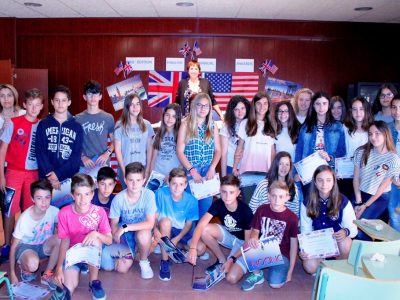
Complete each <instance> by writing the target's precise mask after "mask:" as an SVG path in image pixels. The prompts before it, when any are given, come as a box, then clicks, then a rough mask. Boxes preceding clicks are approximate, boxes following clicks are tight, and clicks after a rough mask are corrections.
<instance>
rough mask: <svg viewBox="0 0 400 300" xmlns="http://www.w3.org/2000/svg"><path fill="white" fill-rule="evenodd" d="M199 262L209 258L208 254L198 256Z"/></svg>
mask: <svg viewBox="0 0 400 300" xmlns="http://www.w3.org/2000/svg"><path fill="white" fill-rule="evenodd" d="M199 258H200V260H208V259H209V258H210V254H208V252H207V251H206V252H204V254H203V255H200V256H199Z"/></svg>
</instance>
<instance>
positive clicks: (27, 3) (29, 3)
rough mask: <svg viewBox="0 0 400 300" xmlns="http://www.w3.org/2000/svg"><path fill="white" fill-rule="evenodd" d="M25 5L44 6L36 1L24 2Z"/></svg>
mask: <svg viewBox="0 0 400 300" xmlns="http://www.w3.org/2000/svg"><path fill="white" fill-rule="evenodd" d="M24 5H25V6H28V7H41V6H42V4H40V3H36V2H24Z"/></svg>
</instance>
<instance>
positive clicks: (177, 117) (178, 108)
mask: <svg viewBox="0 0 400 300" xmlns="http://www.w3.org/2000/svg"><path fill="white" fill-rule="evenodd" d="M169 109H172V110H173V111H175V120H176V122H175V125H174V128H173V132H174V140H175V143H176V140H177V137H178V131H179V126H181V119H182V112H181V106H180V105H179V104H176V103H170V104H168V105H167V106H166V107H164V109H163V112H162V116H161V126H160V130H159V131H158V132H157V134H156V136H155V137H154V143H153V148H154V149H156V150H160V147H161V140H162V139H163V137H164V136H165V134H166V133H167V126H166V125H165V123H164V116H165V114H166V112H167V110H169Z"/></svg>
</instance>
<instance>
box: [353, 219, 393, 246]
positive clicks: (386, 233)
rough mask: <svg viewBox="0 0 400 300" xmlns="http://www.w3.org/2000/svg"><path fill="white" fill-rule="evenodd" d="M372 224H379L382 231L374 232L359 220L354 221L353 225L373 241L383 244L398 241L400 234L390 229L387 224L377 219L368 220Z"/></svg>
mask: <svg viewBox="0 0 400 300" xmlns="http://www.w3.org/2000/svg"><path fill="white" fill-rule="evenodd" d="M369 221H373V222H374V223H377V224H381V225H382V227H383V229H382V230H379V231H378V230H375V229H374V228H372V227H370V226H368V225H365V224H363V223H362V222H361V220H354V224H356V225H357V227H358V228H359V229H361V230H362V231H363V232H364V233H365V234H366V235H368V236H369V237H370V238H372V239H373V240H381V241H385V242H389V241H397V240H400V232H398V231H397V230H395V229H393V228H392V227H390V226H389V225H388V224H386V223H385V222H383V221H382V220H379V219H373V220H369Z"/></svg>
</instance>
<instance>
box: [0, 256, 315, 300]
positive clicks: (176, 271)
mask: <svg viewBox="0 0 400 300" xmlns="http://www.w3.org/2000/svg"><path fill="white" fill-rule="evenodd" d="M159 260H160V256H159V255H157V254H152V255H151V256H150V261H151V266H152V267H153V271H154V278H153V279H151V280H143V279H141V277H140V269H139V265H138V263H137V262H135V263H134V265H133V267H132V269H131V270H130V271H129V272H128V273H127V274H117V273H115V272H104V271H101V272H100V279H101V281H102V283H103V287H104V289H105V291H106V292H107V299H116V300H129V299H135V300H136V299H146V300H152V299H179V300H182V299H191V300H192V299H193V300H197V299H199V300H200V299H207V300H213V299H218V300H224V299H227V300H236V299H238V300H239V299H252V300H258V299H267V298H269V299H274V300H278V299H295V300H303V299H310V296H311V290H312V285H313V281H314V277H312V276H310V275H307V274H306V273H305V272H304V271H303V269H302V268H301V264H300V263H299V262H298V263H297V265H296V267H295V272H294V276H293V281H292V282H290V283H288V284H286V285H285V286H284V287H283V288H281V289H279V290H274V289H271V288H270V287H269V286H268V284H267V283H266V282H264V283H263V284H261V285H258V286H256V287H255V288H254V290H252V291H249V292H243V291H241V290H240V284H237V285H230V284H229V283H227V282H226V281H222V282H220V283H218V284H217V285H216V286H214V287H212V288H211V289H210V290H208V291H205V292H200V291H194V290H192V288H191V281H192V270H193V268H192V266H191V265H189V264H182V265H176V264H175V265H173V266H172V279H171V281H168V282H163V281H161V280H159V279H158V270H159ZM214 260H215V259H214V258H213V257H211V258H210V259H209V260H208V261H206V262H203V261H199V262H198V265H197V266H196V267H195V276H196V275H197V276H201V275H202V274H204V273H203V271H204V269H205V268H206V267H207V266H208V265H210V264H212V263H213V262H214ZM0 270H2V271H7V270H8V264H3V265H2V266H0ZM88 280H89V276H88V275H81V278H80V283H79V287H78V288H77V290H76V291H75V293H74V294H73V299H74V300H75V299H76V300H79V299H91V295H90V293H89V291H88ZM2 291H4V288H2Z"/></svg>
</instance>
